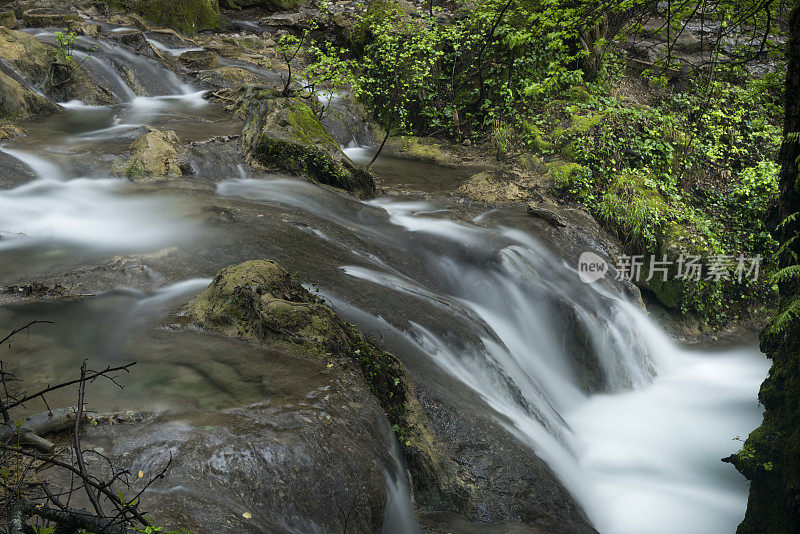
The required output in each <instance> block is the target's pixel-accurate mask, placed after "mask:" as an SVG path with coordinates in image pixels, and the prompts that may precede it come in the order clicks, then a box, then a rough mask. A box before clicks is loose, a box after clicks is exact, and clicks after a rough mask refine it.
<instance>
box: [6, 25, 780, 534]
mask: <svg viewBox="0 0 800 534" xmlns="http://www.w3.org/2000/svg"><path fill="white" fill-rule="evenodd" d="M36 35H37V36H38V37H39V38H40V39H43V40H47V39H50V38H51V37H52V36H51V35H50V34H48V33H46V32H40V33H37V34H36ZM101 44H103V45H104V47H103V48H101V49H100V50H99V51H98V52H97V53H96V54H95V55H94V56H93V58H94V60H93V62H92V63H91V64H89V68H91V69H95V70H96V71H97V72H98V73H99V75H100V76H103V77H104V78H114V77H115V76H116V77H115V78H114V80H115V82H114V84H113V85H112V87H118V91H116V93H117V95H118V96H119V98H120V99H121V100H122V101H123V103H121V104H119V105H114V106H104V107H95V106H86V105H83V104H82V103H80V102H70V103H67V104H66V105H65V108H66V110H65V111H64V113H62V114H61V115H59V116H58V117H56V118H51V119H45V120H41V121H37V122H32V123H30V124H28V125H26V128H27V129H28V131H29V135H28V136H27V137H24V138H21V139H18V140H15V141H11V142H7V143H6V144H5V145H3V146H2V147H0V151H1V152H2V156H3V157H4V158H6V159H3V160H0V161H2V162H3V165H10V164H11V163H6V162H7V161H8V162H12V161H13V162H14V164H15V165H18V166H21V167H24V169H25V170H26V172H27V176H28V178H27V180H22V181H24V182H26V183H21V184H19V185H17V186H16V187H13V188H10V189H7V190H2V191H0V236H2V238H0V254H2V257H3V261H2V262H1V263H0V282H1V283H2V284H6V283H19V282H24V281H26V280H28V279H30V278H33V277H35V276H38V275H43V276H44V275H50V274H51V273H61V274H60V275H59V276H60V277H61V278H60V279H63V280H66V281H67V282H68V281H69V280H71V279H72V278H71V277H72V274H71V273H76V272H83V273H84V274H85V273H86V272H89V273H90V274H89V275H88V276H95V275H93V274H91V273H100V272H104V271H102V269H98V268H95V267H92V266H101V265H108V262H111V263H112V264H114V265H116V264H119V265H123V267H122V268H121V270H120V272H122V275H120V274H119V273H117V274H115V276H117V278H108V279H103V278H102V275H100V274H97V275H96V278H97V279H98V280H100V281H99V282H97V283H98V284H99V285H100V286H103V285H105V286H110V287H105V288H104V289H103V290H102V291H99V292H93V293H92V295H93V296H91V297H88V296H85V297H81V298H74V299H64V300H60V301H58V302H55V303H53V302H44V303H33V304H25V305H6V306H4V307H0V322H2V324H3V325H6V327H7V329H8V328H10V327H14V326H17V325H19V324H24V323H25V322H26V321H29V320H34V319H39V320H51V321H54V322H55V324H54V325H52V326H42V327H40V328H36V329H34V330H32V331H31V333H30V337H29V338H27V339H25V340H24V341H23V340H20V341H18V342H15V343H14V344H13V345H12V346H11V350H10V351H6V352H5V354H4V357H5V359H8V360H10V361H11V362H12V364H13V366H14V370H15V371H16V372H18V373H19V374H20V375H24V376H26V378H27V379H28V380H29V381H30V382H32V383H34V384H35V383H47V382H53V381H56V380H59V379H62V378H64V377H67V376H71V373H73V372H74V369H75V368H76V367H77V365H79V362H80V361H82V360H83V359H84V358H89V360H90V362H91V363H92V364H93V365H94V366H96V367H100V366H104V365H106V364H114V363H119V362H123V361H128V360H129V359H131V358H134V359H136V360H138V361H139V364H138V366H137V369H136V375H135V378H136V379H135V380H131V381H130V382H131V385H130V386H129V387H128V388H126V389H125V390H124V391H122V392H119V391H117V390H115V389H114V388H113V387H111V386H110V385H98V386H97V387H96V388H95V389H94V390H93V392H92V395H93V399H94V402H95V403H96V405H100V406H102V407H103V408H107V409H108V408H121V409H124V408H126V407H128V406H130V405H132V404H134V403H135V405H136V406H137V407H139V408H142V407H146V408H152V409H158V410H181V409H185V408H186V407H187V406H200V407H206V408H221V407H228V406H235V405H241V404H243V403H246V402H250V401H253V400H257V399H259V398H261V397H263V395H264V391H263V384H261V383H260V382H258V380H255V379H253V376H252V373H249V372H248V369H249V367H248V366H250V365H252V364H251V362H252V360H253V358H252V352H253V351H254V350H255V349H253V348H252V347H248V346H245V345H242V344H238V343H236V342H233V341H231V340H225V339H220V338H217V337H215V336H208V335H205V334H202V333H199V332H191V331H188V332H187V331H177V330H174V329H172V328H169V327H165V326H164V325H165V324H166V323H168V322H169V315H170V313H171V312H172V311H174V310H176V309H177V308H178V307H180V306H181V305H182V304H183V303H185V302H186V301H187V300H188V299H189V298H191V296H192V295H194V294H197V293H198V292H200V291H201V290H202V289H203V288H204V287H205V286H206V285H207V283H208V282H209V278H210V277H211V276H213V274H214V273H215V272H216V271H217V270H218V269H219V268H221V267H223V266H226V265H230V264H232V263H236V262H239V261H244V260H246V259H253V258H273V259H276V260H278V261H279V262H281V263H282V264H284V265H285V266H287V267H289V268H291V269H293V270H295V271H296V272H298V273H299V274H300V276H301V277H302V278H303V279H304V280H308V281H309V283H310V284H312V285H313V286H314V287H316V288H317V289H318V290H319V291H320V293H321V294H322V295H323V296H324V297H325V298H326V299H327V300H328V301H329V302H330V303H331V305H332V306H333V307H334V308H335V309H337V311H338V312H339V313H340V314H342V315H343V316H344V317H346V318H347V319H348V320H351V321H353V322H355V323H356V324H358V325H359V326H360V327H361V328H362V329H364V330H365V331H367V332H368V333H370V334H372V335H373V336H374V337H376V338H377V339H379V340H380V342H382V343H383V344H384V345H385V346H386V347H388V348H389V349H391V350H393V351H394V352H395V353H396V354H397V355H398V356H399V357H400V358H401V359H402V360H403V362H404V364H405V365H406V366H407V367H408V368H409V370H410V372H411V374H412V376H415V377H418V379H419V380H425V377H426V376H434V375H435V376H438V377H439V378H437V380H445V381H450V382H452V383H454V384H458V385H459V387H461V388H462V389H463V390H464V391H467V390H468V391H471V392H472V393H474V394H475V395H476V396H477V398H478V399H480V402H481V406H482V407H480V408H477V409H482V410H485V412H486V413H489V414H492V416H493V417H494V418H495V419H496V420H497V422H498V424H499V425H502V426H503V427H504V428H506V429H507V431H508V432H510V433H511V434H513V435H514V436H515V437H517V438H518V439H519V440H520V441H521V442H522V443H524V444H525V445H527V446H529V447H530V449H531V451H532V452H534V453H535V454H537V455H538V456H539V457H540V458H542V459H544V460H545V461H546V462H547V463H548V464H549V465H550V466H551V468H552V469H553V471H554V472H555V473H556V475H557V476H558V478H559V479H560V480H561V482H562V483H563V484H564V486H565V487H566V488H567V489H568V490H569V491H570V492H571V493H572V494H573V495H574V496H575V498H576V499H577V501H578V502H579V503H581V504H582V505H583V506H584V508H585V509H586V511H587V513H588V514H589V516H590V518H591V520H592V521H593V523H594V524H595V525H596V526H597V528H598V530H600V532H602V533H604V534H647V533H652V534H656V533H665V534H666V533H674V532H681V533H686V534H689V533H698V534H700V533H703V534H709V533H712V534H713V533H720V534H722V533H729V532H733V531H734V530H735V526H736V524H737V523H738V522H739V521H740V520H741V518H742V517H743V514H744V509H745V503H746V493H747V486H746V482H745V480H744V479H743V478H742V477H741V476H739V475H738V473H736V472H735V470H734V469H733V468H732V467H730V466H729V465H727V464H723V463H722V462H720V461H719V459H720V458H722V457H724V456H727V455H728V454H730V453H731V452H733V451H735V450H737V449H738V445H739V442H737V441H735V440H734V438H736V437H737V436H744V435H746V433H747V432H748V431H749V429H752V428H754V427H755V426H756V425H757V423H758V421H759V418H760V410H759V407H758V405H757V403H756V393H757V389H758V385H759V383H760V382H761V380H763V377H764V376H765V374H766V370H767V362H766V361H765V359H764V358H763V357H762V355H761V354H760V353H759V352H758V350H757V348H756V347H755V346H754V345H753V346H748V347H742V348H739V349H735V350H727V351H719V352H713V351H690V350H685V349H682V348H680V347H678V346H676V345H675V344H673V343H672V342H671V341H670V340H669V338H668V336H667V335H666V334H665V333H664V332H663V331H662V330H661V329H660V328H659V327H658V326H657V325H655V324H653V323H652V322H651V321H650V320H649V319H648V318H647V317H646V316H645V314H644V313H643V312H642V311H641V310H640V309H639V308H637V307H636V306H635V305H634V304H633V303H631V302H630V301H629V300H628V297H627V296H626V292H625V291H624V290H623V288H621V287H617V286H615V285H614V284H613V283H602V284H593V285H586V284H583V283H581V282H580V281H579V279H578V276H577V274H576V272H575V271H574V269H573V268H572V267H570V265H573V264H574V261H573V260H574V258H567V257H566V255H565V254H564V253H562V252H561V250H560V244H559V242H558V241H557V240H553V239H551V238H548V237H547V236H545V235H544V234H542V233H541V232H538V231H537V230H536V227H534V226H532V225H531V223H530V219H529V218H528V217H527V216H526V215H525V213H524V210H523V209H521V208H499V209H493V210H490V211H485V210H483V211H482V210H481V209H480V207H476V206H472V205H465V204H463V203H462V202H459V201H458V199H454V198H451V197H447V196H444V195H443V194H442V191H444V190H452V189H453V184H458V183H459V182H460V181H462V180H463V179H464V178H465V171H463V170H459V169H446V168H440V167H436V166H433V165H429V164H421V163H413V162H404V161H403V160H398V159H393V158H389V157H385V158H383V157H382V158H381V159H380V160H379V163H378V167H377V168H378V171H379V172H380V173H381V174H382V176H383V178H384V180H385V181H387V182H388V183H389V184H390V185H391V184H403V186H404V188H406V189H407V188H413V189H417V190H420V191H426V192H429V193H433V194H432V195H430V194H429V195H420V194H410V193H405V194H395V195H392V196H390V197H382V198H378V199H376V200H372V201H369V202H359V201H356V200H354V199H352V198H349V197H346V196H344V195H341V194H338V193H336V192H333V191H330V190H328V189H325V188H321V187H317V186H315V185H313V184H311V183H308V182H306V181H303V180H301V179H297V178H292V177H288V176H278V175H269V174H260V175H259V174H252V173H251V175H249V176H248V171H247V170H246V168H245V167H243V166H242V165H241V162H236V161H234V160H231V161H228V160H227V159H225V158H220V157H219V155H218V154H216V153H214V152H213V151H211V150H210V151H209V152H208V153H202V151H200V153H198V154H195V156H196V161H193V165H192V166H193V168H194V169H195V172H194V174H192V175H191V176H189V177H187V178H186V179H185V180H182V181H179V182H176V183H163V184H131V183H128V182H127V181H125V180H121V179H119V178H116V177H114V176H113V174H112V172H111V169H112V164H113V162H114V160H115V158H116V157H117V156H119V155H120V154H122V153H123V152H124V150H125V148H126V147H127V145H128V144H130V142H131V140H132V139H133V138H134V137H135V136H136V135H138V134H139V133H141V128H142V127H143V126H144V125H151V126H154V127H158V128H161V129H173V130H175V131H176V132H177V133H178V135H180V136H181V137H182V138H184V139H185V140H189V141H194V140H204V139H207V138H209V137H210V136H213V135H228V134H234V133H238V131H239V129H240V125H239V124H238V123H236V121H234V120H233V119H231V118H229V116H228V115H226V114H225V113H224V112H223V111H222V110H221V109H219V108H218V107H217V106H215V105H212V104H209V103H207V102H206V101H205V100H203V99H202V95H201V93H200V92H199V91H198V90H196V89H195V88H193V87H191V86H189V85H187V84H186V83H185V82H184V81H182V80H179V79H178V78H177V77H176V76H175V75H174V74H172V73H171V72H169V71H167V70H166V69H163V68H162V69H161V71H158V72H155V71H153V69H156V68H157V67H155V66H154V65H153V64H152V63H151V62H149V61H146V60H144V59H142V58H139V57H137V56H133V55H132V54H131V53H130V52H127V51H125V50H124V49H122V48H121V47H119V46H117V45H115V44H114V45H112V44H110V43H101ZM154 44H155V45H156V46H158V47H159V48H160V49H162V50H164V51H166V52H168V53H174V52H175V51H174V50H172V49H168V47H167V46H166V45H163V44H161V43H160V42H154ZM119 61H125V62H127V63H129V64H133V65H136V68H138V69H139V71H140V72H144V74H145V75H150V76H152V75H154V72H155V74H157V75H158V76H159V77H160V79H161V80H162V86H163V87H166V89H164V91H163V92H159V91H155V92H153V93H152V94H151V95H150V96H142V95H139V96H136V95H134V94H133V92H132V90H131V89H130V88H128V87H127V85H126V84H125V82H124V81H123V80H122V79H121V78H120V77H119V75H117V74H116V72H115V71H114V65H115V63H116V62H119ZM148 73H149V74H148ZM123 87H124V88H123ZM363 152H364V151H363V150H361V151H359V149H357V148H356V149H353V148H352V147H351V149H350V150H349V153H350V154H351V155H353V157H359V153H361V156H364V154H363ZM9 168H10V167H9ZM442 184H446V187H445V186H443V185H442ZM114 262H116V263H114ZM92 269H95V270H94V271H92ZM109 276H110V275H109ZM119 276H122V278H119ZM56 278H58V277H56ZM71 289H72V290H74V292H75V293H81V294H83V293H86V291H85V290H84V288H83V287H82V286H80V284H79V283H77V282H76V286H75V288H71ZM565 309H568V310H569V317H571V321H572V322H573V323H576V324H579V325H580V328H581V332H584V333H586V336H587V337H588V346H589V349H590V350H589V353H590V355H591V360H592V361H591V362H589V361H577V360H576V355H575V353H574V352H573V351H571V350H570V347H571V346H572V345H571V344H570V343H571V341H572V340H571V339H570V338H572V337H574V336H575V332H574V330H570V329H568V328H567V322H566V321H565V319H564V317H565V316H564V310H565ZM582 357H586V356H585V353H584V356H582ZM264 358H266V359H269V358H270V355H268V354H265V355H264ZM274 365H275V369H277V370H278V371H276V374H275V376H276V377H278V378H276V380H280V377H281V376H284V374H285V375H286V376H287V377H288V376H290V375H289V374H287V373H285V372H284V374H281V373H282V371H280V363H279V362H275V364H274ZM285 380H286V382H287V383H286V384H283V385H282V386H281V387H291V384H290V383H288V382H289V381H290V379H289V378H286V379H285ZM54 400H56V401H57V400H59V399H54ZM63 401H64V402H68V399H63ZM465 402H466V401H465ZM395 458H396V459H397V462H398V465H397V468H396V470H395V473H387V487H388V488H389V494H390V497H391V498H390V502H389V503H388V504H387V521H389V523H390V525H391V527H388V526H387V528H386V529H385V530H386V531H387V532H388V531H391V532H414V531H415V530H416V528H417V527H416V526H415V522H414V520H413V518H412V517H411V515H412V506H411V502H410V501H409V500H408V496H407V492H408V485H407V482H406V481H405V479H404V477H403V475H402V473H403V472H404V470H403V468H402V464H401V462H402V459H401V458H399V453H398V452H397V451H395Z"/></svg>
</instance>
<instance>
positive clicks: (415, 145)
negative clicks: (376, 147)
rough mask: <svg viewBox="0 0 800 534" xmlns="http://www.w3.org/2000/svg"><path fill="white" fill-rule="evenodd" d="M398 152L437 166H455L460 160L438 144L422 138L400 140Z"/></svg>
mask: <svg viewBox="0 0 800 534" xmlns="http://www.w3.org/2000/svg"><path fill="white" fill-rule="evenodd" d="M398 150H399V151H400V154H401V155H402V156H403V157H406V158H408V159H415V160H419V161H427V162H429V163H435V164H437V165H445V166H451V167H452V166H455V165H458V163H459V161H460V158H459V157H458V156H457V155H455V154H453V153H452V152H448V151H447V150H445V149H443V148H442V147H441V146H440V145H439V144H438V143H436V142H435V141H432V140H430V139H423V138H420V137H403V138H401V139H400V143H399V146H398Z"/></svg>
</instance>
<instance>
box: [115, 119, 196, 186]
mask: <svg viewBox="0 0 800 534" xmlns="http://www.w3.org/2000/svg"><path fill="white" fill-rule="evenodd" d="M147 130H148V131H147V133H145V134H143V135H141V136H140V137H139V138H138V139H137V140H136V141H134V142H133V144H131V148H130V150H131V156H130V158H128V160H127V161H125V162H124V163H121V164H119V165H117V166H116V168H115V171H116V172H117V173H118V174H121V175H124V176H127V177H128V178H130V179H131V180H133V181H135V182H138V181H145V180H164V179H168V178H178V177H180V176H181V175H182V172H181V169H180V166H179V165H178V161H179V159H178V148H179V145H180V143H181V140H180V138H179V137H178V136H177V135H176V134H175V132H173V131H171V130H168V131H160V130H156V129H155V128H150V127H148V128H147Z"/></svg>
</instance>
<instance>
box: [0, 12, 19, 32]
mask: <svg viewBox="0 0 800 534" xmlns="http://www.w3.org/2000/svg"><path fill="white" fill-rule="evenodd" d="M0 26H3V27H4V28H8V29H10V30H16V29H17V28H19V22H18V21H17V16H16V15H15V14H14V12H13V11H11V10H3V11H0Z"/></svg>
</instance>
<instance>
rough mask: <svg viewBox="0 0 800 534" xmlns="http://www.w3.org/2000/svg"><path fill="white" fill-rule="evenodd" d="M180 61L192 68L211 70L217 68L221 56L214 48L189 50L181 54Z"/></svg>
mask: <svg viewBox="0 0 800 534" xmlns="http://www.w3.org/2000/svg"><path fill="white" fill-rule="evenodd" d="M178 59H180V62H181V63H183V64H184V65H185V66H186V68H188V69H190V70H195V71H197V70H210V69H213V68H216V66H217V63H218V62H219V56H217V53H216V52H214V51H213V50H189V51H187V52H184V53H183V54H181V55H180V56H179V58H178Z"/></svg>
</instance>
